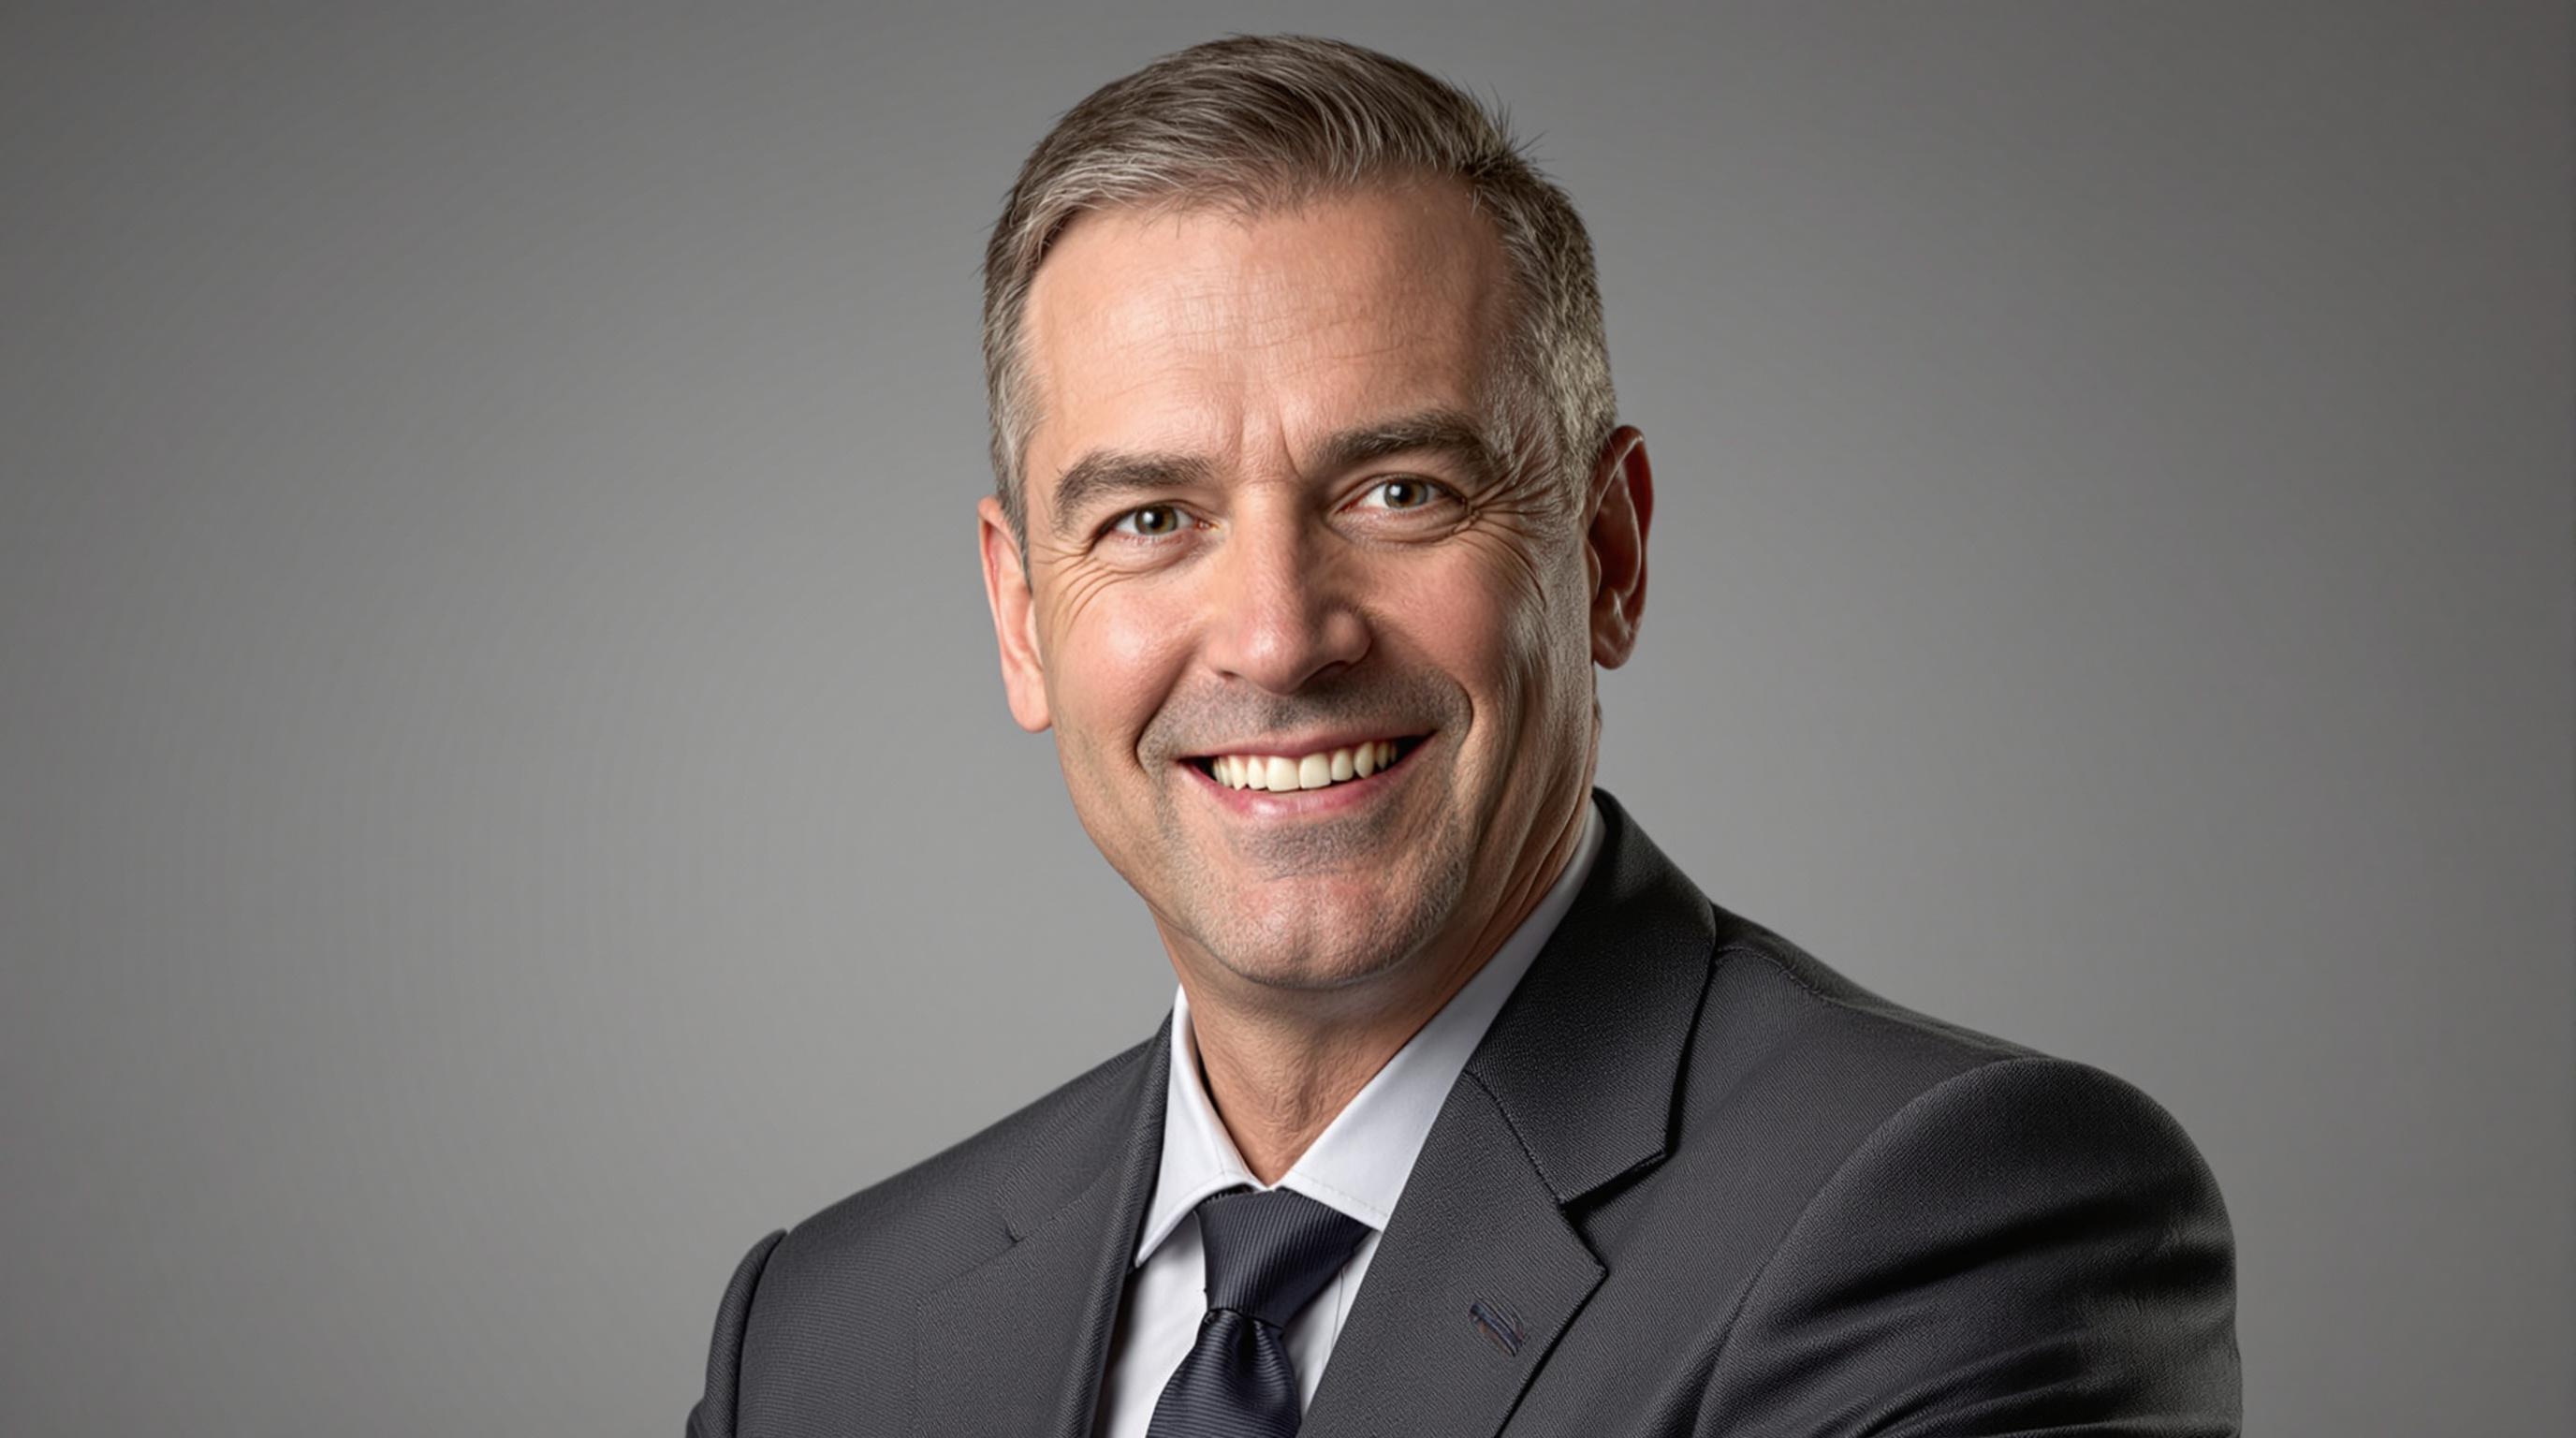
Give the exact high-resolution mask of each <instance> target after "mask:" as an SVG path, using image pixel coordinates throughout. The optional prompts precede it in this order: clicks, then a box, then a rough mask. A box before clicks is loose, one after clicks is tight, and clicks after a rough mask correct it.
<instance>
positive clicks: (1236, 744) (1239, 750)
mask: <svg viewBox="0 0 2576 1438" xmlns="http://www.w3.org/2000/svg"><path fill="white" fill-rule="evenodd" d="M1429 732H1430V731H1429V730H1426V729H1421V728H1412V727H1407V726H1405V725H1402V724H1397V725H1391V726H1388V727H1386V728H1379V729H1364V728H1356V727H1351V728H1341V729H1330V730H1324V729H1319V730H1314V731H1311V732H1309V733H1306V734H1298V735H1291V736H1288V737H1286V738H1268V739H1229V740H1227V741H1225V742H1224V743H1223V744H1221V745H1216V746H1213V747H1207V748H1196V749H1192V750H1190V751H1189V752H1188V753H1187V754H1185V755H1183V756H1182V757H1183V758H1187V759H1212V758H1215V757H1217V756H1219V755H1223V754H1262V755H1270V754H1276V755H1279V756H1281V757H1282V758H1290V759H1294V758H1302V757H1303V756H1305V755H1308V754H1329V753H1331V752H1333V751H1334V750H1336V749H1348V748H1350V747H1351V746H1352V745H1354V744H1364V743H1367V742H1368V741H1370V740H1372V739H1415V738H1419V737H1421V736H1422V735H1424V734H1427V733H1429Z"/></svg>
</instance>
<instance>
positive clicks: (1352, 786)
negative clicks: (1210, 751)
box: [1181, 734, 1432, 819]
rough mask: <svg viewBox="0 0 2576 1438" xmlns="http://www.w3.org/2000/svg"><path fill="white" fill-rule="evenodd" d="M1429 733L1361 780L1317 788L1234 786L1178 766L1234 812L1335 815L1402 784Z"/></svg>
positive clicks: (1270, 815) (1291, 816)
mask: <svg viewBox="0 0 2576 1438" xmlns="http://www.w3.org/2000/svg"><path fill="white" fill-rule="evenodd" d="M1431 739H1432V736H1430V735H1427V734H1426V735H1424V736H1423V737H1421V738H1419V739H1416V740H1414V741H1413V742H1412V743H1410V744H1408V745H1406V746H1405V749H1404V752H1403V753H1401V754H1398V755H1397V756H1395V762H1394V763H1392V764H1389V765H1387V766H1386V767H1385V768H1383V769H1380V770H1378V771H1377V772H1376V773H1374V774H1371V775H1369V776H1368V777H1367V778H1365V779H1344V780H1342V781H1341V782H1339V783H1337V784H1327V785H1325V786H1324V787H1323V788H1321V789H1281V790H1270V789H1236V788H1230V787H1228V786H1227V785H1224V784H1220V783H1218V782H1217V781H1216V779H1215V778H1214V777H1213V776H1211V775H1209V774H1208V773H1207V772H1205V771H1204V770H1202V769H1200V768H1199V766H1198V765H1196V764H1189V763H1184V764H1182V765H1181V768H1182V769H1184V770H1186V771H1187V772H1188V774H1189V776H1190V777H1191V778H1193V779H1196V780H1198V781H1199V784H1200V786H1201V787H1203V788H1205V789H1206V790H1207V792H1208V793H1210V794H1212V795H1214V796H1215V797H1216V800H1217V802H1218V803H1220V804H1223V805H1225V806H1227V807H1228V808H1231V809H1232V810H1234V811H1235V812H1236V813H1238V814H1242V815H1245V816H1247V817H1250V818H1255V819H1303V818H1308V817H1312V816H1317V815H1324V814H1337V813H1340V812H1342V811H1343V810H1345V809H1349V808H1352V807H1354V806H1356V805H1360V804H1365V803H1368V802H1369V801H1370V800H1372V799H1375V798H1376V797H1377V796H1378V795H1380V794H1383V793H1385V792H1386V790H1387V786H1388V785H1390V784H1397V783H1402V782H1403V780H1404V776H1405V775H1406V774H1408V773H1411V772H1412V770H1413V756H1414V755H1416V754H1419V753H1421V752H1422V750H1423V748H1424V746H1426V745H1428V744H1429V743H1430V742H1431Z"/></svg>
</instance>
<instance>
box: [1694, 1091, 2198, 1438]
mask: <svg viewBox="0 0 2576 1438" xmlns="http://www.w3.org/2000/svg"><path fill="white" fill-rule="evenodd" d="M2234 1254H2235V1250H2234V1245H2233V1241H2232V1239H2231V1238H2230V1236H2229V1232H2228V1225H2227V1214H2226V1210H2225V1209H2224V1207H2223V1206H2222V1205H2221V1203H2220V1201H2219V1196H2218V1188H2217V1184H2216V1183H2215V1181H2214V1180H2213V1179H2212V1178H2211V1176H2210V1173H2209V1170H2208V1168H2207V1166H2206V1165H2204V1164H2203V1163H2202V1162H2201V1159H2200V1155H2199V1154H2198V1153H2197V1152H2196V1151H2194V1149H2193V1148H2192V1146H2191V1141H2190V1140H2189V1139H2187V1138H2186V1137H2184V1135H2183V1132H2182V1130H2181V1128H2180V1127H2179V1126H2178V1125H2176V1124H2175V1123H2174V1121H2173V1119H2172V1118H2171V1117H2170V1116H2168V1115H2167V1114H2166V1113H2165V1112H2164V1110H2162V1109H2161V1108H2158V1107H2157V1106H2156V1105H2155V1103H2154V1102H2153V1101H2152V1100H2150V1099H2148V1098H2147V1097H2146V1096H2145V1095H2144V1094H2141V1093H2139V1092H2138V1091H2137V1090H2136V1089H2133V1088H2131V1087H2129V1086H2128V1085H2126V1084H2124V1083H2121V1082H2120V1081H2119V1080H2117V1079H2114V1078H2112V1077H2110V1076H2109V1075H2107V1074H2104V1073H2102V1072H2100V1071H2098V1070H2095V1069H2091V1068H2087V1067H2085V1066H2083V1065H2080V1064H2074V1063H2067V1062H2063V1061H2060V1060H2056V1059H2046V1058H2017V1059H2006V1060H2001V1061H1998V1062H1996V1063H1992V1064H1988V1065H1986V1066H1984V1067H1981V1068H1978V1069H1974V1070H1971V1071H1969V1072H1966V1073H1962V1074H1958V1075H1955V1076H1953V1077H1951V1078H1949V1079H1947V1080H1945V1081H1943V1082H1942V1083H1939V1084H1937V1085H1935V1086H1933V1087H1932V1088H1930V1089H1928V1090H1926V1091H1925V1092H1924V1093H1922V1094H1921V1095H1919V1096H1917V1097H1916V1098H1915V1099H1914V1100H1913V1101H1912V1102H1910V1103H1908V1104H1907V1105H1906V1106H1905V1107H1904V1108H1902V1109H1900V1110H1899V1111H1898V1112H1897V1113H1896V1114H1894V1115H1893V1116H1892V1117H1890V1118H1889V1119H1888V1120H1887V1121H1886V1122H1885V1123H1884V1124H1882V1125H1881V1126H1880V1127H1879V1129H1878V1130H1877V1131H1876V1132H1875V1133H1873V1134H1871V1135H1870V1137H1869V1138H1868V1139H1866V1140H1865V1141H1863V1143H1862V1144H1861V1145H1860V1146H1859V1147H1858V1148H1856V1149H1855V1150H1854V1151H1853V1152H1852V1154H1851V1155H1850V1157H1849V1158H1847V1159H1846V1160H1845V1161H1844V1162H1843V1164H1842V1166H1841V1168H1840V1169H1839V1170H1838V1171H1837V1172H1836V1173H1835V1174H1834V1176H1833V1177H1832V1178H1831V1179H1830V1180H1828V1181H1827V1182H1826V1184H1825V1185H1824V1187H1823V1188H1821V1189H1820V1190H1819V1191H1818V1192H1817V1194H1816V1196H1815V1198H1814V1199H1813V1200H1812V1201H1811V1202H1810V1203H1809V1204H1808V1206H1807V1208H1806V1211H1805V1212H1804V1213H1802V1214H1801V1215H1800V1216H1799V1218H1798V1220H1797V1222H1796V1223H1795V1224H1794V1225H1793V1226H1792V1227H1791V1228H1790V1230H1789V1232H1788V1235H1787V1236H1786V1237H1785V1238H1784V1239H1783V1240H1782V1242H1781V1245H1780V1247H1779V1248H1778V1249H1777V1250H1776V1251H1775V1252H1774V1253H1773V1255H1772V1257H1771V1259H1770V1261H1769V1262H1768V1263H1767V1264H1766V1265H1765V1267H1764V1269H1763V1271H1762V1273H1761V1275H1760V1276H1759V1277H1757V1278H1756V1279H1755V1281H1754V1283H1753V1286H1752V1287H1751V1289H1750V1290H1749V1291H1748V1292H1747V1294H1746V1297H1745V1300H1744V1303H1743V1305H1742V1307H1741V1308H1739V1310H1738V1312H1737V1316H1736V1318H1735V1321H1734V1323H1733V1325H1732V1327H1731V1329H1730V1331H1729V1333H1728V1336H1727V1338H1726V1340H1725V1342H1724V1344H1723V1346H1722V1347H1721V1349H1720V1350H1719V1353H1718V1361H1717V1365H1716V1368H1715V1370H1714V1372H1713V1373H1712V1377H1711V1383H1710V1386H1709V1389H1708V1392H1707V1394H1706V1396H1705V1401H1704V1402H1703V1403H1702V1405H1701V1408H1700V1412H1699V1423H1698V1427H1697V1432H1698V1433H1699V1434H1700V1435H1702V1436H1703V1438H1715V1435H1719V1434H1729V1435H1733V1434H1763V1435H1783V1438H1785V1435H1819V1438H1821V1435H1837V1436H1838V1438H1839V1435H1853V1438H1857V1435H1864V1434H1866V1435H1873V1438H2003V1435H2043V1434H2060V1435H2071V1434H2082V1435H2085V1438H2115V1435H2135V1438H2148V1435H2152V1438H2226V1435H2234V1434H2235V1433H2236V1432H2237V1431H2238V1420H2239V1396H2238V1388H2239V1382H2238V1373H2237V1354H2236V1322H2235V1256H2234Z"/></svg>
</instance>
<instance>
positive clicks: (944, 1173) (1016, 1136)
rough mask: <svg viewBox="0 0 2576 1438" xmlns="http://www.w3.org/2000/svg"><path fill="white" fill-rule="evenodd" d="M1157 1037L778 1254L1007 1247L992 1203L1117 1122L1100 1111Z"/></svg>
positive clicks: (838, 1209) (799, 1229) (799, 1236)
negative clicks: (1078, 1136) (1071, 1139)
mask: <svg viewBox="0 0 2576 1438" xmlns="http://www.w3.org/2000/svg"><path fill="white" fill-rule="evenodd" d="M1165 1042H1168V1039H1166V1038H1165V1037H1163V1035H1162V1034H1161V1033H1159V1032H1158V1033H1157V1035H1156V1037H1154V1038H1150V1039H1147V1040H1145V1041H1143V1042H1141V1043H1138V1044H1135V1045H1133V1046H1131V1047H1129V1048H1127V1049H1124V1050H1122V1051H1120V1052H1119V1053H1118V1054H1116V1055H1114V1056H1112V1057H1110V1058H1108V1059H1105V1060H1103V1061H1101V1062H1100V1063H1098V1064H1095V1065H1093V1066H1092V1067H1091V1068H1089V1069H1087V1070H1085V1071H1084V1072H1082V1073H1081V1074H1078V1075H1076V1076H1075V1077H1073V1078H1070V1079H1067V1080H1066V1081H1065V1082H1063V1083H1061V1084H1058V1085H1057V1086H1056V1087H1055V1088H1053V1089H1051V1090H1049V1091H1048V1092H1046V1093H1045V1094H1043V1095H1041V1096H1039V1097H1038V1098H1036V1099H1033V1100H1031V1101H1030V1102H1028V1103H1026V1104H1023V1105H1021V1106H1020V1107H1019V1108H1017V1109H1015V1110H1013V1111H1012V1112H1010V1113H1009V1114H1006V1115H1004V1116H1003V1117H1002V1118H999V1119H996V1120H995V1121H994V1122H992V1123H990V1124H988V1125H986V1126H985V1127H983V1128H982V1129H979V1130H977V1131H976V1132H974V1133H972V1134H970V1135H968V1136H967V1137H965V1138H963V1139H960V1140H958V1141H957V1142H955V1143H953V1144H950V1145H949V1146H948V1147H946V1148H944V1149H941V1150H940V1151H939V1152H937V1153H934V1154H932V1155H930V1156H929V1157H928V1158H924V1159H922V1160H920V1161H919V1162H917V1163H914V1164H912V1165H911V1166H909V1167H907V1168H904V1169H902V1170H900V1171H898V1172H896V1173H894V1174H891V1175H889V1176H887V1177H886V1178H883V1179H881V1180H879V1181H878V1182H876V1183H874V1184H871V1185H869V1186H868V1187H866V1188H863V1189H861V1190H859V1191H858V1192H856V1193H854V1194H851V1195H850V1196H849V1197H847V1198H844V1199H841V1200H840V1201H838V1202H836V1203H834V1204H831V1205H830V1206H828V1207H826V1208H824V1209H822V1210H820V1211H819V1212H817V1213H815V1214H813V1215H812V1216H811V1217H809V1218H807V1219H806V1220H805V1221H804V1222H802V1223H799V1224H797V1225H796V1226H795V1227H794V1228H792V1229H790V1230H788V1233H787V1237H786V1239H785V1241H784V1242H782V1243H781V1244H780V1246H779V1248H780V1251H779V1253H778V1255H777V1258H778V1259H780V1260H793V1259H795V1258H798V1257H802V1256H807V1255H812V1254H818V1253H824V1252H832V1251H838V1250H845V1249H848V1248H850V1247H852V1246H854V1245H861V1244H866V1245H876V1246H893V1247H894V1248H895V1249H896V1250H897V1251H905V1252H912V1253H916V1254H917V1253H919V1252H920V1251H921V1246H922V1245H924V1244H930V1245H933V1246H934V1247H946V1246H951V1245H954V1244H956V1243H958V1242H960V1241H961V1240H963V1241H967V1242H972V1241H974V1240H976V1239H988V1240H989V1244H990V1247H991V1248H994V1249H998V1248H1000V1247H1001V1246H1003V1245H1005V1244H1007V1243H1009V1242H1010V1237H1009V1235H1008V1234H1007V1233H1006V1232H1005V1231H1004V1230H1003V1227H1002V1219H1001V1215H1000V1212H999V1209H998V1202H997V1200H998V1197H999V1195H1001V1194H1002V1193H1004V1192H1006V1191H1007V1190H1008V1189H1009V1187H1010V1185H1011V1183H1012V1181H1013V1180H1014V1179H1016V1178H1018V1177H1019V1176H1020V1175H1021V1174H1022V1173H1023V1172H1024V1171H1025V1170H1026V1169H1028V1168H1029V1166H1030V1165H1031V1164H1032V1163H1034V1162H1037V1161H1039V1160H1041V1159H1042V1158H1044V1157H1045V1156H1046V1155H1047V1153H1048V1151H1049V1150H1050V1148H1052V1147H1054V1146H1056V1145H1058V1144H1060V1143H1061V1142H1062V1141H1063V1140H1064V1139H1065V1138H1066V1136H1067V1135H1069V1134H1073V1133H1076V1132H1079V1131H1085V1130H1089V1129H1091V1128H1093V1127H1094V1126H1095V1125H1096V1124H1097V1123H1098V1122H1099V1121H1101V1120H1103V1119H1107V1120H1109V1121H1111V1122H1117V1123H1123V1122H1124V1121H1125V1119H1126V1115H1124V1114H1115V1115H1113V1114H1111V1113H1109V1112H1107V1110H1108V1108H1109V1107H1110V1106H1113V1105H1115V1104H1116V1102H1117V1100H1118V1099H1119V1098H1120V1097H1122V1096H1124V1095H1127V1094H1130V1093H1131V1092H1132V1091H1133V1085H1134V1080H1135V1079H1136V1077H1137V1074H1138V1070H1139V1069H1141V1068H1144V1067H1147V1066H1148V1060H1149V1059H1150V1057H1151V1055H1152V1054H1153V1052H1154V1049H1155V1046H1156V1045H1157V1044H1158V1043H1165Z"/></svg>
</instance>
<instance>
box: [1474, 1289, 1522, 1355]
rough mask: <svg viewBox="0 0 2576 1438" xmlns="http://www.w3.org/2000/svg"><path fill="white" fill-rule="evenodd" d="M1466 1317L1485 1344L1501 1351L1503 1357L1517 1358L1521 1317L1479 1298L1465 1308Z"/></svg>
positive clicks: (1519, 1346) (1519, 1347)
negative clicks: (1482, 1336) (1489, 1344)
mask: <svg viewBox="0 0 2576 1438" xmlns="http://www.w3.org/2000/svg"><path fill="white" fill-rule="evenodd" d="M1467 1317H1468V1318H1469V1319H1470V1320H1472V1321H1473V1322H1474V1323H1475V1325H1476V1331H1477V1332H1479V1333H1482V1334H1484V1335H1485V1341H1486V1342H1488V1343H1491V1344H1492V1345H1494V1346H1495V1347H1496V1348H1499V1349H1501V1350H1502V1351H1503V1356H1504V1357H1506V1358H1512V1357H1517V1356H1519V1354H1520V1351H1521V1316H1520V1315H1519V1314H1517V1313H1514V1312H1512V1311H1511V1310H1510V1309H1508V1308H1504V1307H1502V1306H1501V1305H1499V1304H1493V1303H1487V1302H1486V1301H1485V1300H1483V1299H1481V1298H1479V1299H1477V1300H1476V1301H1475V1302H1474V1303H1472V1304H1469V1305H1468V1306H1467Z"/></svg>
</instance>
